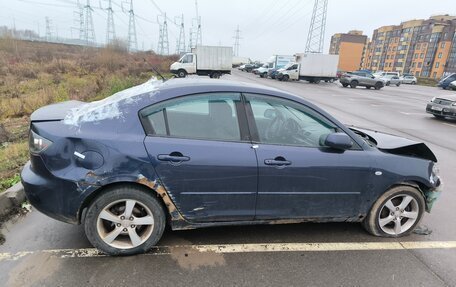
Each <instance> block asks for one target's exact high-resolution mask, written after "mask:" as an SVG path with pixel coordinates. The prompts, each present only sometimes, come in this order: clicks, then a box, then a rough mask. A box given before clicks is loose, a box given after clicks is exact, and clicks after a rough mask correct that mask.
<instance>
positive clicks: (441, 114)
mask: <svg viewBox="0 0 456 287" xmlns="http://www.w3.org/2000/svg"><path fill="white" fill-rule="evenodd" d="M426 112H427V113H429V114H432V115H433V116H434V117H436V118H438V119H444V118H449V119H456V95H442V96H438V97H434V98H432V100H431V101H430V102H429V103H428V104H427V105H426Z"/></svg>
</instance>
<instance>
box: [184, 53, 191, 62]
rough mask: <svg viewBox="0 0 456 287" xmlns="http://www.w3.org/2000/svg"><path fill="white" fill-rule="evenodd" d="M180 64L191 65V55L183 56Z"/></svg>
mask: <svg viewBox="0 0 456 287" xmlns="http://www.w3.org/2000/svg"><path fill="white" fill-rule="evenodd" d="M182 63H193V55H190V54H189V55H185V57H184V59H183V61H182Z"/></svg>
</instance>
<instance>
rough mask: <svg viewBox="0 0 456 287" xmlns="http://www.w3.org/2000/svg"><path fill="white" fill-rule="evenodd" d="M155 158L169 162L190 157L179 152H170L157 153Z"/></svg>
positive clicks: (187, 159) (186, 159)
mask: <svg viewBox="0 0 456 287" xmlns="http://www.w3.org/2000/svg"><path fill="white" fill-rule="evenodd" d="M157 159H158V160H161V161H170V162H183V161H189V160H190V157H188V156H184V155H182V154H181V153H177V152H172V153H170V154H159V155H157Z"/></svg>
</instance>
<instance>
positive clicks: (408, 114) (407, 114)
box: [399, 112, 427, 116]
mask: <svg viewBox="0 0 456 287" xmlns="http://www.w3.org/2000/svg"><path fill="white" fill-rule="evenodd" d="M399 113H401V114H403V115H406V116H410V115H419V116H426V115H427V114H426V113H408V112H399Z"/></svg>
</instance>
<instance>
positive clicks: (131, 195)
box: [84, 186, 166, 255]
mask: <svg viewBox="0 0 456 287" xmlns="http://www.w3.org/2000/svg"><path fill="white" fill-rule="evenodd" d="M165 218H166V216H165V212H164V210H163V207H162V205H161V204H160V202H159V201H158V199H157V197H156V196H153V195H151V194H148V193H147V192H146V191H144V190H143V189H140V188H137V187H133V186H120V187H115V188H112V189H110V190H106V192H105V193H103V194H102V195H101V196H99V197H98V198H97V199H95V201H93V202H92V204H91V205H90V206H89V208H88V211H87V215H86V217H85V221H84V229H85V233H86V236H87V238H88V239H89V241H90V242H91V243H92V245H93V246H95V247H96V248H98V249H99V250H101V251H102V252H104V253H106V254H109V255H132V254H137V253H144V252H146V251H148V250H149V249H150V248H151V247H152V246H154V245H155V244H156V243H157V242H158V240H160V238H161V236H162V234H163V231H164V229H165V225H166V221H165Z"/></svg>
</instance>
